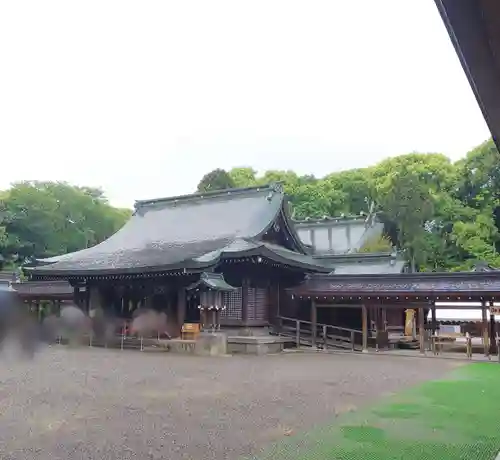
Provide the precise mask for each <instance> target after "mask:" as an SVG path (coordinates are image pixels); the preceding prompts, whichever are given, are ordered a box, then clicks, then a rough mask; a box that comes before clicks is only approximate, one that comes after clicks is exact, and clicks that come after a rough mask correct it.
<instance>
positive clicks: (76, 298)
mask: <svg viewBox="0 0 500 460" xmlns="http://www.w3.org/2000/svg"><path fill="white" fill-rule="evenodd" d="M73 303H74V304H75V305H76V306H78V307H80V306H81V305H80V304H81V299H80V288H78V287H77V286H75V287H74V288H73Z"/></svg>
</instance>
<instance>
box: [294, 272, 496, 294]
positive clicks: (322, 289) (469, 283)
mask: <svg viewBox="0 0 500 460" xmlns="http://www.w3.org/2000/svg"><path fill="white" fill-rule="evenodd" d="M290 292H292V293H295V294H297V295H309V296H314V295H321V296H323V295H324V296H336V295H338V296H345V295H347V296H349V295H352V296H361V297H367V296H373V297H374V298H375V296H377V295H387V296H393V297H394V296H405V295H423V296H425V295H433V296H439V295H443V296H446V295H448V294H452V295H463V300H467V296H474V298H477V296H479V295H483V294H484V295H488V296H498V297H500V274H499V273H498V272H467V273H464V272H456V273H400V274H373V275H372V274H348V275H347V274H346V275H338V274H331V275H310V276H308V277H307V279H306V280H305V281H304V282H303V283H302V284H301V285H299V286H297V287H296V288H293V289H290Z"/></svg>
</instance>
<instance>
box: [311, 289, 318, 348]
mask: <svg viewBox="0 0 500 460" xmlns="http://www.w3.org/2000/svg"><path fill="white" fill-rule="evenodd" d="M317 325H318V307H317V306H316V302H315V301H314V299H313V300H311V333H312V338H311V340H312V344H311V345H312V347H313V348H316V341H317V340H316V334H317V332H318V326H317Z"/></svg>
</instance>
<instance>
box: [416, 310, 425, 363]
mask: <svg viewBox="0 0 500 460" xmlns="http://www.w3.org/2000/svg"><path fill="white" fill-rule="evenodd" d="M418 334H419V342H420V353H422V354H425V323H424V308H423V307H420V308H419V309H418Z"/></svg>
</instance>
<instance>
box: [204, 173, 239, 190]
mask: <svg viewBox="0 0 500 460" xmlns="http://www.w3.org/2000/svg"><path fill="white" fill-rule="evenodd" d="M234 187H235V181H234V180H233V178H232V177H231V176H230V175H229V174H228V173H227V172H226V171H225V170H224V169H214V170H213V171H210V172H209V173H207V174H205V175H204V176H203V177H202V179H201V181H200V183H199V184H198V192H212V191H215V190H225V189H228V188H234Z"/></svg>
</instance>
